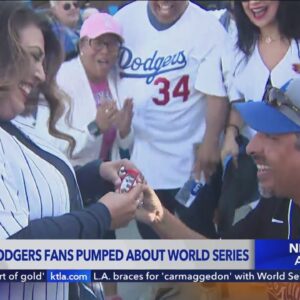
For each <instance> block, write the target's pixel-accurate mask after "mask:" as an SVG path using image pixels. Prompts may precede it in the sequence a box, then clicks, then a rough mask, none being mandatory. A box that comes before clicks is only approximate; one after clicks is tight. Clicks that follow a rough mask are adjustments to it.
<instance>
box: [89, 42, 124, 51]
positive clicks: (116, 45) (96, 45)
mask: <svg viewBox="0 0 300 300" xmlns="http://www.w3.org/2000/svg"><path fill="white" fill-rule="evenodd" d="M89 44H90V47H91V48H92V49H93V50H94V51H97V52H98V51H102V50H103V49H104V48H105V47H106V48H107V49H108V51H110V52H113V53H115V52H118V51H119V50H120V47H121V43H120V42H119V41H117V40H114V41H110V42H105V41H103V40H99V39H90V40H89Z"/></svg>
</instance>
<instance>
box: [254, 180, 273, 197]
mask: <svg viewBox="0 0 300 300" xmlns="http://www.w3.org/2000/svg"><path fill="white" fill-rule="evenodd" d="M258 191H259V193H260V195H261V196H262V197H263V198H272V197H273V196H274V192H273V191H272V190H271V189H267V188H264V187H263V186H262V184H261V183H260V182H259V181H258Z"/></svg>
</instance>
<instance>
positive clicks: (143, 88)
mask: <svg viewBox="0 0 300 300" xmlns="http://www.w3.org/2000/svg"><path fill="white" fill-rule="evenodd" d="M147 5H148V2H147V1H136V2H133V3H131V4H129V5H127V6H126V7H124V8H123V9H121V10H120V11H119V12H118V13H117V14H116V18H117V19H118V21H120V22H121V24H122V26H123V30H124V37H125V45H124V48H123V49H122V50H121V55H120V60H119V67H120V77H121V79H120V81H119V82H118V93H119V97H120V99H125V98H126V97H132V98H133V101H134V117H133V128H134V133H135V137H134V148H133V153H132V156H131V159H132V161H133V162H134V163H135V164H136V165H137V167H138V168H140V169H141V171H142V172H143V174H144V176H145V178H146V179H147V181H148V182H149V184H150V185H151V186H152V187H153V188H155V189H172V188H179V187H181V186H182V185H183V184H184V182H185V181H186V180H187V179H188V178H189V177H190V174H191V170H192V166H193V162H194V155H193V144H194V143H199V142H201V141H202V138H203V135H204V131H205V111H206V103H205V95H204V94H203V93H204V92H205V89H206V87H205V86H203V84H202V83H201V79H202V77H210V81H211V82H212V83H214V84H212V88H214V90H213V91H212V94H213V95H216V96H224V91H223V89H219V86H220V84H219V85H218V84H216V82H217V81H218V80H219V78H220V76H219V75H216V73H218V72H219V71H220V70H219V66H218V65H213V64H212V65H211V71H210V72H209V73H206V72H205V71H204V72H203V71H202V65H205V63H204V62H205V61H206V60H207V59H208V56H209V55H210V54H211V53H212V52H213V51H214V48H215V47H216V46H217V44H218V43H219V42H221V41H222V40H223V39H224V37H225V34H226V33H225V30H224V29H223V27H222V25H221V24H219V22H218V20H217V19H216V18H215V17H214V16H212V15H211V14H209V13H207V12H206V11H204V10H203V9H201V8H200V7H198V6H197V5H195V4H193V3H189V5H188V7H187V9H186V11H185V12H184V14H183V15H182V16H181V17H180V19H179V20H178V21H177V22H176V23H175V24H173V25H172V26H171V27H169V28H168V29H165V30H157V29H156V28H155V27H153V25H152V24H151V23H150V21H149V16H148V14H147ZM218 63H219V61H217V60H216V64H218ZM196 81H197V85H196ZM195 85H196V86H195Z"/></svg>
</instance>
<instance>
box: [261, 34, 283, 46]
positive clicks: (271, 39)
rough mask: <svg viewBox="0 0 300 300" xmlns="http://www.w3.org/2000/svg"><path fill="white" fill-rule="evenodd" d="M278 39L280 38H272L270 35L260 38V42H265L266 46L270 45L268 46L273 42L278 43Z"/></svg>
mask: <svg viewBox="0 0 300 300" xmlns="http://www.w3.org/2000/svg"><path fill="white" fill-rule="evenodd" d="M279 39H280V37H277V38H273V37H272V36H270V35H267V36H262V37H261V40H262V41H263V42H265V43H266V44H268V45H270V44H271V43H273V42H276V41H278V40H279Z"/></svg>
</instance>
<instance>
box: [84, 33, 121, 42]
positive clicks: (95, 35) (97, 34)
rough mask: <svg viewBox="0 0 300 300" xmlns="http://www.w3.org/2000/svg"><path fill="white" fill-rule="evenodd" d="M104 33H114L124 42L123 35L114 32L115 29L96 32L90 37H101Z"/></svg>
mask: <svg viewBox="0 0 300 300" xmlns="http://www.w3.org/2000/svg"><path fill="white" fill-rule="evenodd" d="M104 34H113V35H115V36H116V37H118V38H119V39H120V41H121V42H122V43H123V42H124V39H123V37H122V36H121V35H119V34H118V33H116V32H113V31H105V32H101V33H94V34H91V35H89V36H88V37H89V38H90V39H96V38H97V37H99V36H101V35H104Z"/></svg>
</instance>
